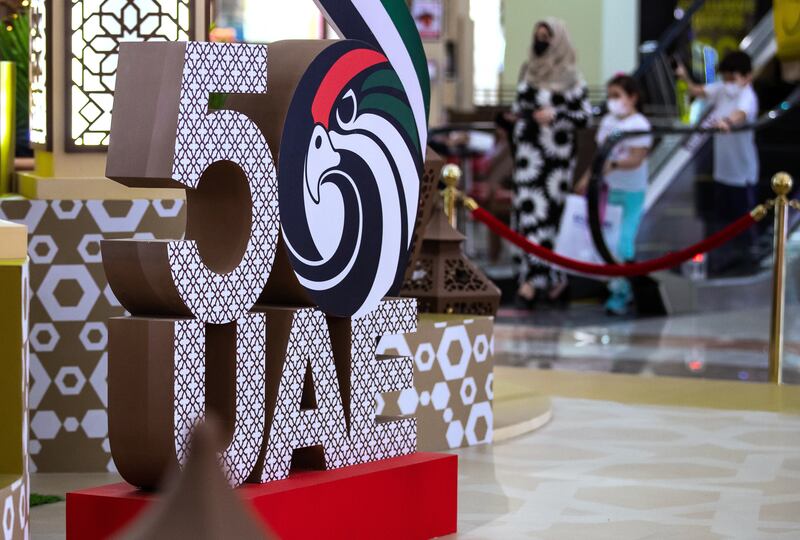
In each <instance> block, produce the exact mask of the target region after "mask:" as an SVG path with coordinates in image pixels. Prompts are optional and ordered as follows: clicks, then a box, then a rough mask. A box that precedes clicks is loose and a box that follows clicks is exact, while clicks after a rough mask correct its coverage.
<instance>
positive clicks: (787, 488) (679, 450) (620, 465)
mask: <svg viewBox="0 0 800 540" xmlns="http://www.w3.org/2000/svg"><path fill="white" fill-rule="evenodd" d="M553 417H554V419H553V421H552V422H551V423H550V424H549V425H548V426H546V427H544V428H543V429H541V430H540V431H538V432H535V433H533V434H530V435H527V436H524V437H521V438H518V439H514V440H511V441H508V442H506V443H504V444H497V445H493V446H486V447H481V448H472V449H466V450H462V451H460V452H459V454H460V456H461V463H460V471H461V478H460V496H461V498H460V507H459V534H458V535H456V536H454V537H453V538H459V539H495V538H503V539H515V538H541V539H559V540H560V539H564V540H567V539H570V540H571V539H583V538H588V539H609V540H611V539H613V540H626V539H661V538H664V539H672V538H676V539H678V538H680V539H704V538H741V539H748V540H749V539H759V538H776V539H789V538H792V539H796V538H800V417H798V416H789V415H783V414H779V413H774V412H741V411H722V410H711V409H692V408H679V407H666V406H644V405H631V404H621V403H612V402H608V401H590V400H583V399H564V398H556V399H554V400H553Z"/></svg>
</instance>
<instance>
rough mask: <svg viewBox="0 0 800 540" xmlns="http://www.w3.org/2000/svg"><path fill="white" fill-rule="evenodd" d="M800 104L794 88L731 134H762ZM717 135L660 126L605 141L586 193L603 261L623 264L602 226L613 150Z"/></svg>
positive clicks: (705, 129) (799, 89) (714, 130)
mask: <svg viewBox="0 0 800 540" xmlns="http://www.w3.org/2000/svg"><path fill="white" fill-rule="evenodd" d="M798 104H800V86H798V87H797V88H795V89H794V91H793V92H792V93H791V94H790V95H789V96H788V97H787V98H786V99H785V100H784V101H783V102H781V104H780V105H778V106H777V107H775V108H774V109H772V110H770V111H769V112H767V113H765V114H763V115H762V116H761V117H760V118H759V119H758V120H756V121H755V122H753V123H750V124H742V125H739V126H734V127H732V128H731V129H730V131H729V132H731V133H736V132H742V131H760V130H762V129H764V128H766V127H768V126H770V125H771V124H773V123H775V122H777V121H778V120H780V119H781V118H782V117H784V116H785V115H786V114H787V113H788V112H789V111H790V110H792V109H793V108H795V107H796V106H797V105H798ZM715 133H723V131H722V130H720V129H718V128H713V127H702V126H695V127H683V126H675V127H657V128H653V129H650V130H647V131H618V132H615V133H613V134H612V135H610V136H609V137H608V139H606V141H605V142H604V143H603V145H602V146H601V147H600V149H599V150H598V151H597V153H596V154H595V157H594V159H593V160H592V168H591V175H590V178H589V187H588V190H587V193H586V197H587V204H588V209H589V228H590V230H591V233H592V241H593V242H594V245H595V248H596V249H597V252H598V254H599V255H600V256H601V257H602V258H603V260H604V261H605V262H606V263H608V264H621V263H620V261H618V260H617V258H616V257H615V256H614V255H613V254H612V253H611V250H610V249H609V248H608V244H606V241H605V237H604V235H603V227H602V223H601V219H600V191H601V188H602V184H603V167H604V165H605V162H606V160H607V159H608V157H609V156H610V155H611V152H612V150H613V149H614V147H615V146H616V145H617V144H618V143H619V142H621V141H623V140H625V139H629V138H631V137H641V136H645V135H649V136H653V135H656V136H658V135H673V134H685V135H706V134H715Z"/></svg>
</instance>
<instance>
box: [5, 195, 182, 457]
mask: <svg viewBox="0 0 800 540" xmlns="http://www.w3.org/2000/svg"><path fill="white" fill-rule="evenodd" d="M184 206H185V205H184V201H182V200H144V199H138V200H129V201H104V200H53V201H42V200H33V201H32V200H24V199H19V200H13V199H0V219H6V220H10V221H14V222H17V223H21V224H24V225H27V226H28V254H29V255H30V291H31V311H30V321H31V322H30V342H31V355H30V399H29V406H30V409H31V434H30V436H31V441H30V448H31V454H32V455H31V465H32V467H34V470H38V471H41V472H70V471H75V472H85V471H105V470H107V469H113V463H112V462H111V458H110V452H109V441H108V438H107V431H108V417H107V413H106V405H107V390H106V372H107V355H106V345H107V340H108V329H107V322H108V319H109V318H111V317H119V316H122V315H123V314H124V313H125V310H124V308H122V306H120V304H119V303H118V302H117V299H116V298H115V297H114V295H113V294H112V292H111V289H110V288H109V286H108V281H107V280H106V276H105V272H104V271H103V265H102V261H101V257H100V241H101V240H106V239H111V238H130V237H134V238H176V237H178V238H179V237H180V236H181V235H182V234H183V229H184V222H185V208H184Z"/></svg>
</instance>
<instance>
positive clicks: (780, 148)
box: [637, 10, 800, 314]
mask: <svg viewBox="0 0 800 540" xmlns="http://www.w3.org/2000/svg"><path fill="white" fill-rule="evenodd" d="M740 48H741V49H742V50H744V51H745V52H747V53H748V54H749V55H750V57H751V58H752V59H753V68H754V70H753V72H754V75H755V81H754V87H755V90H756V93H757V94H758V95H759V99H760V102H761V108H762V110H769V112H768V113H766V114H765V115H764V116H763V117H762V119H761V121H760V122H759V123H758V126H757V131H756V133H757V145H758V148H759V157H760V161H761V174H760V176H761V182H760V192H759V194H758V198H759V200H764V199H766V198H767V197H769V195H770V191H769V189H768V185H769V182H768V180H769V178H770V177H771V176H772V175H773V174H774V173H776V172H778V171H779V170H786V171H789V172H790V173H792V174H793V175H794V176H797V173H798V171H797V165H796V159H795V158H794V155H795V154H796V152H797V150H798V147H797V145H796V144H792V143H791V142H790V141H797V140H798V135H800V133H798V131H797V126H798V119H800V113H799V112H798V111H797V110H796V109H790V105H791V104H793V103H795V102H797V101H800V95H798V92H797V88H796V87H795V86H793V85H789V84H785V83H782V82H780V81H781V78H780V65H779V63H778V62H777V60H776V58H775V55H776V52H777V45H776V42H775V29H774V18H773V13H772V10H770V11H769V12H768V13H767V14H766V15H765V16H764V18H763V19H762V20H761V21H760V22H759V23H758V24H757V25H756V26H755V27H754V28H753V30H752V31H751V32H750V34H749V35H748V36H747V37H745V38H744V39H743V40H742V42H741V45H740ZM662 64H663V62H662ZM654 71H662V72H663V66H662V67H659V62H655V66H654ZM660 78H661V79H666V80H668V84H671V85H674V81H673V80H672V79H670V77H668V76H665V75H664V74H663V73H662V75H661V76H660ZM703 115H704V112H703V111H700V114H699V118H700V119H702V118H703ZM770 115H771V117H770ZM698 123H701V122H700V121H698ZM662 125H663V123H662ZM656 130H658V128H656ZM650 165H651V178H650V181H651V183H650V188H649V190H648V194H647V199H646V204H645V216H644V218H643V220H642V225H641V228H640V231H639V235H638V238H637V253H638V256H639V258H640V259H647V258H651V257H655V256H659V255H661V254H664V253H666V252H669V251H674V250H676V249H680V248H682V247H685V246H687V245H690V244H693V243H695V242H697V241H699V240H700V239H702V238H703V237H704V236H705V235H706V233H707V230H708V228H707V227H706V225H705V223H706V220H705V219H704V217H705V216H707V215H708V214H709V210H710V208H711V206H713V204H715V202H714V201H713V200H711V196H710V193H711V187H712V182H713V180H712V178H711V170H712V165H713V157H712V144H711V141H710V136H709V135H697V134H696V133H692V132H680V133H666V134H664V135H663V136H662V137H661V139H660V143H659V144H658V146H657V147H656V148H654V150H653V153H652V155H651V158H650ZM758 232H759V233H760V234H759V242H758V244H757V247H758V248H760V256H761V265H760V266H756V267H749V268H744V267H742V268H734V269H732V271H731V272H730V275H728V276H726V277H714V278H710V279H706V278H704V277H703V273H704V272H703V271H702V269H700V271H698V269H697V268H695V269H693V272H690V273H693V274H694V277H687V276H686V275H684V274H685V273H682V272H680V271H671V272H663V273H660V274H658V275H656V276H652V277H653V279H654V280H655V282H656V283H657V287H658V292H659V296H660V298H661V300H662V304H663V308H664V311H665V312H667V313H670V314H672V313H686V312H700V311H719V310H725V309H731V308H736V307H741V306H742V305H764V304H766V303H767V301H768V298H769V288H770V284H771V274H770V270H769V267H770V262H771V233H770V230H769V224H767V223H764V224H761V225H760V226H759V229H758ZM702 264H703V261H697V262H695V263H694V266H699V265H702ZM790 275H791V274H790Z"/></svg>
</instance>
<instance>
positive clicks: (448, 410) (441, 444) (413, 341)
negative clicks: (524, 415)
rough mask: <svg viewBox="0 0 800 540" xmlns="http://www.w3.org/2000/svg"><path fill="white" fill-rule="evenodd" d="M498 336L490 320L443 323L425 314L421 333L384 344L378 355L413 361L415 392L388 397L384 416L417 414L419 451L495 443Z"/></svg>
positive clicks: (391, 338) (383, 403)
mask: <svg viewBox="0 0 800 540" xmlns="http://www.w3.org/2000/svg"><path fill="white" fill-rule="evenodd" d="M438 317H439V318H441V316H438ZM493 331H494V321H493V319H492V318H491V317H475V318H471V319H465V320H457V319H453V318H449V319H448V320H447V321H446V322H443V321H437V315H427V314H425V315H420V318H419V324H418V326H417V333H416V334H406V335H402V336H386V337H384V338H383V339H381V340H380V342H379V344H378V354H398V355H404V356H411V357H412V358H413V359H414V388H413V389H407V390H403V391H401V392H392V393H389V394H385V395H384V396H383V397H382V400H381V402H380V403H379V411H380V414H385V415H397V414H411V415H416V417H417V433H418V435H417V448H418V449H419V450H423V451H436V450H446V449H451V448H459V447H462V446H472V445H476V444H483V443H489V442H491V441H492V426H493V419H492V418H493V417H492V399H493V391H492V382H493V379H494V377H493V373H492V370H493V368H494V362H493V361H492V356H493V353H494V339H493V338H492V335H493Z"/></svg>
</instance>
